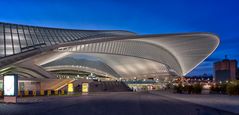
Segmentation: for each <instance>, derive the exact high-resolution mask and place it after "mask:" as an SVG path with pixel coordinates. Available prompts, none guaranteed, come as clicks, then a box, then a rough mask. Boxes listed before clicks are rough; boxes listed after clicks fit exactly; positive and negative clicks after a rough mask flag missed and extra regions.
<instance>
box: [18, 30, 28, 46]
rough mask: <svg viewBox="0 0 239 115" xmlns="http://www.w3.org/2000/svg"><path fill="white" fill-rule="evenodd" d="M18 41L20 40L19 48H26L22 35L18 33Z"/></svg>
mask: <svg viewBox="0 0 239 115" xmlns="http://www.w3.org/2000/svg"><path fill="white" fill-rule="evenodd" d="M19 39H20V44H21V48H24V47H27V42H26V39H25V37H24V35H23V34H22V33H19Z"/></svg>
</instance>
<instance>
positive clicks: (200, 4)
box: [0, 0, 239, 75]
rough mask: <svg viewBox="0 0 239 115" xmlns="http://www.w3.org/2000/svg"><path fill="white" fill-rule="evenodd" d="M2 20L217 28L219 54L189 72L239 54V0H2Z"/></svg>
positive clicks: (147, 29) (141, 28)
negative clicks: (225, 56) (226, 56)
mask: <svg viewBox="0 0 239 115" xmlns="http://www.w3.org/2000/svg"><path fill="white" fill-rule="evenodd" d="M0 5H1V7H0V10H1V15H0V21H2V22H10V23H19V24H28V25H38V26H48V27H49V26H50V27H62V28H75V29H117V30H128V31H133V32H136V33H138V34H164V33H181V32H212V33H215V34H217V35H218V36H219V37H220V38H221V44H220V46H219V47H218V49H217V50H216V51H215V53H213V54H212V56H210V57H209V58H208V59H207V60H206V61H204V62H203V63H202V64H200V65H199V66H198V67H197V68H196V69H195V70H193V71H192V72H191V73H190V74H189V75H198V74H203V73H209V74H212V63H213V62H214V61H218V60H221V59H223V58H224V55H226V54H227V55H228V57H229V58H230V59H238V58H239V52H238V51H239V1H238V0H164V1H163V0H145V1H144V0H118V1H116V0H97V1H96V0H95V1H94V0H91V1H90V0H85V1H81V0H75V1H74V0H39V1H37V0H32V1H30V0H29V1H28V0H15V1H14V0H5V1H3V0H0Z"/></svg>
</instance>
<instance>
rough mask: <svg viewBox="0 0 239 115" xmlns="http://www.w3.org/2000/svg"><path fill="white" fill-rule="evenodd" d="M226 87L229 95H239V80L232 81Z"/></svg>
mask: <svg viewBox="0 0 239 115" xmlns="http://www.w3.org/2000/svg"><path fill="white" fill-rule="evenodd" d="M226 89H227V93H228V94H229V95H239V81H238V80H237V81H231V82H230V83H228V84H227V88H226Z"/></svg>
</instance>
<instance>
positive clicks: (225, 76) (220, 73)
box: [214, 59, 237, 82]
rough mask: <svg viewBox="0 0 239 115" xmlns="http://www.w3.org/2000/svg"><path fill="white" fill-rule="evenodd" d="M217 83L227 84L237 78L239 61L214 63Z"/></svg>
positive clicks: (226, 60) (225, 60) (227, 60)
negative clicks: (238, 63)
mask: <svg viewBox="0 0 239 115" xmlns="http://www.w3.org/2000/svg"><path fill="white" fill-rule="evenodd" d="M214 72H215V81H216V82H220V81H221V82H225V81H229V80H235V79H236V77H237V60H229V59H224V60H222V61H218V62H215V63H214Z"/></svg>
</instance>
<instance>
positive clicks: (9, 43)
mask: <svg viewBox="0 0 239 115" xmlns="http://www.w3.org/2000/svg"><path fill="white" fill-rule="evenodd" d="M5 38H6V55H12V54H13V47H12V46H13V45H12V37H11V34H10V33H5Z"/></svg>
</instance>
